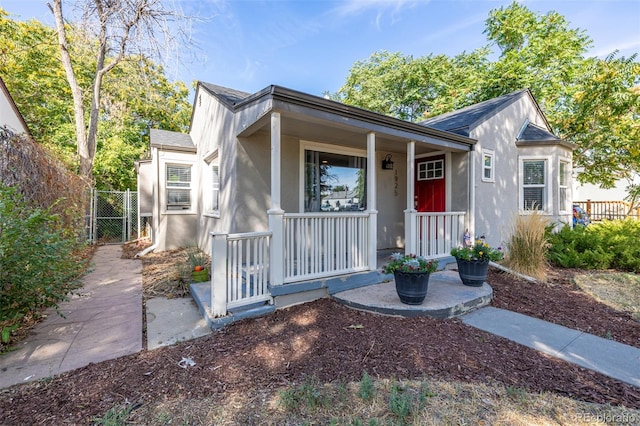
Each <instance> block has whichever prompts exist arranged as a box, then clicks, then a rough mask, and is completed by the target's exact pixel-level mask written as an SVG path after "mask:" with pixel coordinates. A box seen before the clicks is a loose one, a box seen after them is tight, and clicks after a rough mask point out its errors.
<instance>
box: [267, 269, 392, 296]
mask: <svg viewBox="0 0 640 426" xmlns="http://www.w3.org/2000/svg"><path fill="white" fill-rule="evenodd" d="M391 278H393V276H391ZM388 279H389V278H388V276H386V275H384V274H382V273H380V272H378V271H367V272H358V273H354V274H351V275H343V276H340V277H332V278H322V279H317V280H309V281H301V282H297V283H290V284H283V285H277V286H271V285H270V286H269V292H270V293H271V295H272V296H273V297H278V296H286V295H289V294H294V293H304V292H310V291H314V290H321V289H324V290H325V291H326V293H327V294H334V293H338V292H341V291H345V290H351V289H354V288H359V287H364V286H367V285H371V284H378V283H381V282H383V281H386V280H388Z"/></svg>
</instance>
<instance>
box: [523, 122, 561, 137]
mask: <svg viewBox="0 0 640 426" xmlns="http://www.w3.org/2000/svg"><path fill="white" fill-rule="evenodd" d="M518 140H519V141H522V142H534V141H535V142H538V141H558V140H559V139H558V137H557V136H556V135H554V134H553V133H551V132H550V131H548V130H547V129H543V128H542V127H539V126H536V125H535V124H532V123H528V124H527V125H526V126H525V128H524V130H523V131H522V133H521V134H520V136H519V137H518Z"/></svg>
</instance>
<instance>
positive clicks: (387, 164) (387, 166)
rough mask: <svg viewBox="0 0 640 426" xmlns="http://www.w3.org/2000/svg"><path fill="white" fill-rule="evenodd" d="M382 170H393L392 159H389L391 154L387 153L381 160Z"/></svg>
mask: <svg viewBox="0 0 640 426" xmlns="http://www.w3.org/2000/svg"><path fill="white" fill-rule="evenodd" d="M382 170H393V161H391V154H387V155H386V156H385V157H384V160H382Z"/></svg>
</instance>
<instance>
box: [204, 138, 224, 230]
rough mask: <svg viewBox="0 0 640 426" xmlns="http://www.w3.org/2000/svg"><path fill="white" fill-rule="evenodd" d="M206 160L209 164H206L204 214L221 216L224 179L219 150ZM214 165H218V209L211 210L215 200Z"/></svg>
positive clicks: (215, 216) (206, 215)
mask: <svg viewBox="0 0 640 426" xmlns="http://www.w3.org/2000/svg"><path fill="white" fill-rule="evenodd" d="M205 162H206V164H207V166H206V172H205V176H204V177H205V179H206V184H205V185H204V188H205V189H204V190H205V191H206V192H205V194H206V195H205V196H204V197H203V198H204V202H205V205H204V209H203V210H204V211H203V213H202V215H203V216H205V217H213V218H220V202H221V192H222V179H221V178H220V175H221V173H220V161H219V159H218V151H217V150H216V151H215V155H211V156H208V157H207V158H205ZM214 166H217V167H218V210H211V209H209V207H210V206H211V204H212V202H213V170H212V168H213V167H214Z"/></svg>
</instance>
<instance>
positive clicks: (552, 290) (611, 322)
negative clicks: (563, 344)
mask: <svg viewBox="0 0 640 426" xmlns="http://www.w3.org/2000/svg"><path fill="white" fill-rule="evenodd" d="M584 273H585V271H580V270H578V271H576V270H571V269H552V270H550V271H549V279H548V282H547V283H544V284H542V283H538V284H533V283H530V282H528V281H525V280H523V279H518V278H516V277H514V276H513V275H510V274H506V273H503V272H498V271H496V270H490V271H489V276H488V278H487V281H488V282H489V283H490V284H491V287H493V291H494V299H493V301H492V302H491V304H492V305H493V306H495V307H497V308H503V309H508V310H511V311H515V312H519V313H521V314H525V315H529V316H532V317H536V318H540V319H543V320H545V321H549V322H553V323H555V324H560V325H564V326H565V327H569V328H573V329H576V330H580V331H584V332H586V333H590V334H594V335H596V336H599V337H604V338H607V339H612V340H615V341H616V342H620V343H624V344H627V345H631V346H635V347H636V348H640V322H638V321H637V320H636V319H635V318H634V317H633V316H632V315H631V314H629V313H626V312H620V311H617V310H615V309H613V308H611V307H609V306H607V305H605V304H602V303H600V302H597V301H596V300H594V299H593V298H592V297H591V296H589V295H588V294H587V293H585V292H583V291H582V290H580V288H579V287H578V286H577V285H576V284H575V283H574V282H573V277H574V276H575V275H576V274H584Z"/></svg>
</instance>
